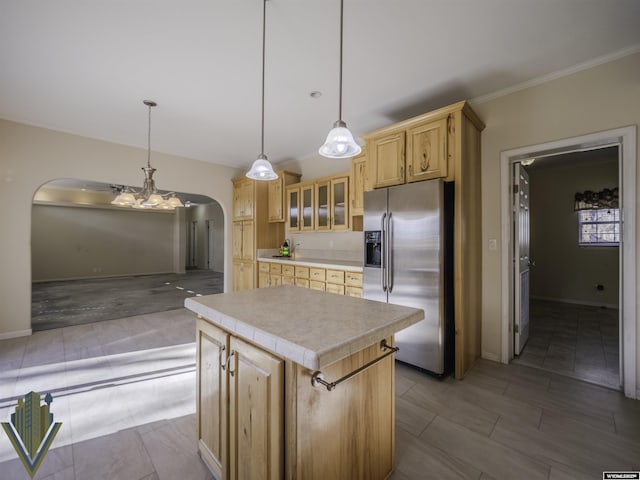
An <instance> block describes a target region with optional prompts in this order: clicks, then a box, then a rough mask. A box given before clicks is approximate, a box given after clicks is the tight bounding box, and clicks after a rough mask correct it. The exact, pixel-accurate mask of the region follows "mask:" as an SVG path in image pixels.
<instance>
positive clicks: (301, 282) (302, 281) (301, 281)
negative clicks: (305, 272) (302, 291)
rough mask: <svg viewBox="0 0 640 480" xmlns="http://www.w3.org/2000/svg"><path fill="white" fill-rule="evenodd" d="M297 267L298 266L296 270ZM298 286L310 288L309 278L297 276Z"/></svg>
mask: <svg viewBox="0 0 640 480" xmlns="http://www.w3.org/2000/svg"><path fill="white" fill-rule="evenodd" d="M297 269H298V268H297V267H296V270H297ZM296 287H302V288H309V280H307V279H306V278H296Z"/></svg>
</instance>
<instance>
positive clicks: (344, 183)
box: [329, 177, 349, 230]
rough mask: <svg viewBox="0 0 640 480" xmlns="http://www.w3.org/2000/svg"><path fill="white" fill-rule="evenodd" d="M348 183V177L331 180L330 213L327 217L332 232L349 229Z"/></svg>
mask: <svg viewBox="0 0 640 480" xmlns="http://www.w3.org/2000/svg"><path fill="white" fill-rule="evenodd" d="M348 182H349V177H340V178H334V179H332V180H331V203H330V205H331V211H330V213H329V215H330V222H331V228H332V229H333V230H346V229H347V228H349V209H348V205H349V203H348V198H349V191H348V188H347V187H348V185H349V183H348Z"/></svg>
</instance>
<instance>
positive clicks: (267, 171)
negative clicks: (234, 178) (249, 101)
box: [246, 0, 278, 180]
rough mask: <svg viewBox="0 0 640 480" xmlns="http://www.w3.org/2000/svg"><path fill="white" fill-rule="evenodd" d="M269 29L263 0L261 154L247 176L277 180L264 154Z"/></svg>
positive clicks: (265, 3)
mask: <svg viewBox="0 0 640 480" xmlns="http://www.w3.org/2000/svg"><path fill="white" fill-rule="evenodd" d="M266 31H267V0H262V117H261V120H262V123H261V130H260V154H259V155H258V158H257V159H256V160H255V161H254V162H253V165H251V170H249V171H248V172H247V174H246V175H247V177H249V178H251V179H253V180H275V179H276V178H278V174H277V173H276V172H274V171H273V167H272V166H271V163H270V162H269V160H268V159H267V156H266V155H265V154H264V64H265V51H266V48H265V38H266Z"/></svg>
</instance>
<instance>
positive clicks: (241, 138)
mask: <svg viewBox="0 0 640 480" xmlns="http://www.w3.org/2000/svg"><path fill="white" fill-rule="evenodd" d="M261 15H262V2H261V1H260V0H207V1H204V0H181V1H177V0H173V1H170V0H135V1H132V0H109V1H97V0H56V1H55V2H52V1H46V0H2V2H1V3H0V65H1V66H2V74H1V75H0V117H1V118H5V119H9V120H13V121H17V122H23V123H27V124H33V125H37V126H43V127H47V128H51V129H55V130H60V131H64V132H70V133H74V134H78V135H83V136H87V137H92V138H98V139H103V140H108V141H111V142H116V143H121V144H125V145H132V146H139V147H143V148H146V142H147V107H145V106H144V105H143V104H142V100H144V99H151V100H155V101H156V102H157V103H158V107H157V108H155V109H154V111H153V117H152V140H151V143H152V148H153V150H157V151H162V152H165V153H172V154H177V155H182V156H185V157H189V158H194V159H200V160H204V161H209V162H214V163H220V164H225V165H232V166H238V167H242V168H247V167H249V166H250V164H251V162H252V161H253V160H254V159H255V158H256V155H257V154H258V153H259V152H260V73H261V70H260V69H261V35H262V31H261V26H262V17H261ZM639 25H640V2H639V1H638V0H607V1H602V0H535V1H532V0H482V1H478V0H456V1H435V0H385V1H382V0H345V6H344V91H343V95H344V102H343V118H344V120H345V121H346V122H347V124H348V126H349V127H350V128H351V130H352V131H353V132H354V134H355V135H356V136H360V135H362V134H364V133H366V132H368V131H371V130H373V129H376V128H379V127H383V126H386V125H388V124H390V123H393V122H396V121H399V120H403V119H406V118H409V117H411V116H414V115H417V114H420V113H423V112H426V111H429V110H431V109H433V108H437V107H441V106H444V105H447V104H449V103H453V102H455V101H459V100H463V99H472V98H477V97H481V96H485V95H489V94H491V93H494V92H498V91H501V90H503V89H508V88H511V87H514V86H517V85H521V84H523V83H524V82H529V81H531V80H532V79H540V78H541V77H545V76H549V75H553V74H555V73H557V72H562V71H566V70H567V69H569V70H571V69H574V68H578V67H579V66H584V65H591V64H594V63H598V62H601V61H604V60H607V59H612V58H615V57H616V56H621V55H624V54H627V53H632V52H637V51H640V28H639ZM266 37H267V39H266V56H267V58H266V87H265V88H266V91H265V96H266V98H265V122H266V129H265V153H266V154H267V156H268V157H269V159H270V160H271V161H272V162H274V163H278V162H280V161H284V160H288V159H291V158H303V157H306V156H309V155H312V154H314V152H316V151H317V149H318V147H319V146H320V145H321V144H322V143H323V142H324V138H325V136H326V134H327V132H328V131H329V129H330V128H331V126H332V124H333V122H334V121H335V120H337V117H338V39H339V0H269V1H268V2H267V33H266ZM312 91H320V92H322V96H320V98H317V99H314V98H311V97H310V95H309V94H310V92H312ZM141 160H144V159H141Z"/></svg>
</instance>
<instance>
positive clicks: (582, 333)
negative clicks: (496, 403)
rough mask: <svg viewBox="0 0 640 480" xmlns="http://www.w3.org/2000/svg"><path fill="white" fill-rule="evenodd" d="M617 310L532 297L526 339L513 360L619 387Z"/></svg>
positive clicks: (599, 383) (611, 386)
mask: <svg viewBox="0 0 640 480" xmlns="http://www.w3.org/2000/svg"><path fill="white" fill-rule="evenodd" d="M618 315H619V311H618V310H617V309H612V308H602V307H593V306H587V305H574V304H569V303H560V302H550V301H544V300H532V301H531V310H530V319H531V320H530V321H531V330H530V334H529V340H528V341H527V343H526V344H525V347H524V349H523V351H522V353H521V355H520V356H519V357H517V358H516V360H515V363H519V364H522V365H528V366H532V367H538V368H543V369H545V370H549V371H552V372H555V373H560V374H563V375H567V376H570V377H573V378H577V379H580V380H585V381H587V382H592V383H596V384H598V385H603V386H607V387H610V388H616V389H619V388H620V363H619V356H618V355H619V354H618V351H619V337H618V332H619V319H618Z"/></svg>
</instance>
